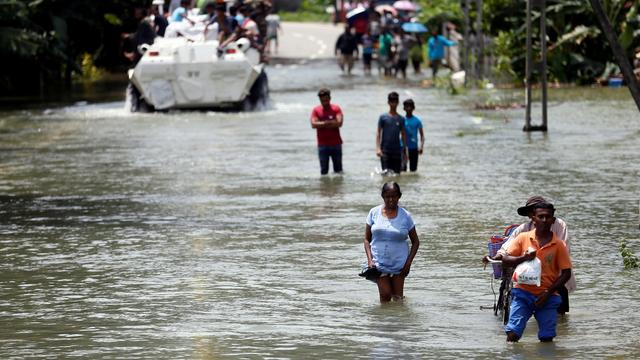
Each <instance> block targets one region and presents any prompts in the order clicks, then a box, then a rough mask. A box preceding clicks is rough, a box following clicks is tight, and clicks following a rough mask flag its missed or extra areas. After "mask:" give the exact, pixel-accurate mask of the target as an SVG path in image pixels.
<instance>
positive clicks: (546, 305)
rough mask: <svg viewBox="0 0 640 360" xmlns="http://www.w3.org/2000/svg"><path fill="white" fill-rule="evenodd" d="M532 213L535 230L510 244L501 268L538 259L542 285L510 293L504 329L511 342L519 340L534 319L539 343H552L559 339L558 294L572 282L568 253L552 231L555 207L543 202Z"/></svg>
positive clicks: (559, 302)
mask: <svg viewBox="0 0 640 360" xmlns="http://www.w3.org/2000/svg"><path fill="white" fill-rule="evenodd" d="M532 210H533V214H532V217H531V220H532V221H533V223H534V225H535V229H533V230H531V231H529V232H524V233H521V234H520V235H518V236H517V237H516V238H515V239H514V240H513V241H511V242H510V244H509V248H508V249H507V253H506V254H505V255H503V257H502V264H503V265H504V266H509V267H516V266H518V265H519V264H521V263H523V262H525V261H530V260H533V259H535V258H537V259H538V260H540V275H539V276H540V282H539V285H537V286H536V285H529V284H520V283H516V284H515V287H514V288H513V289H512V290H511V297H512V300H511V309H510V312H509V323H508V324H507V325H506V326H505V327H504V331H505V333H506V334H507V341H508V342H517V341H518V340H520V338H521V337H522V334H523V333H524V329H525V327H526V326H527V321H529V319H530V318H531V316H535V318H536V320H537V321H538V339H539V340H540V341H541V342H550V341H553V338H554V337H556V323H557V318H558V314H557V309H558V307H559V306H560V304H561V303H562V299H561V297H560V295H559V294H558V290H560V289H561V288H563V287H564V286H565V283H566V282H567V281H568V280H569V279H570V278H571V268H572V265H571V257H570V256H569V251H568V250H567V247H566V246H565V244H564V242H562V240H560V239H558V237H557V236H556V235H555V234H554V233H553V231H551V227H552V225H553V223H554V221H555V217H554V213H555V208H554V207H553V205H552V204H549V203H547V202H541V203H537V204H535V205H533V209H532ZM516 271H517V269H516ZM515 277H516V275H515V274H514V279H515Z"/></svg>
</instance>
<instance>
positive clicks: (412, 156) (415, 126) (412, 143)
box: [402, 99, 424, 172]
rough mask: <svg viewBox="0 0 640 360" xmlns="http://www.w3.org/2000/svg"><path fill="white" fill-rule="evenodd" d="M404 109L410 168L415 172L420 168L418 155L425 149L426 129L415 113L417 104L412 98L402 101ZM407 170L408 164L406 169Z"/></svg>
mask: <svg viewBox="0 0 640 360" xmlns="http://www.w3.org/2000/svg"><path fill="white" fill-rule="evenodd" d="M402 105H403V106H404V111H405V113H406V115H405V117H404V128H405V131H406V132H407V143H406V144H407V149H408V156H409V170H410V171H411V172H414V171H416V170H418V155H422V151H423V149H424V131H423V130H422V120H420V118H419V117H417V116H415V115H413V111H414V110H415V109H416V105H415V103H414V102H413V100H412V99H407V100H405V101H404V102H402ZM418 134H420V146H418ZM404 170H405V171H406V165H405V169H404Z"/></svg>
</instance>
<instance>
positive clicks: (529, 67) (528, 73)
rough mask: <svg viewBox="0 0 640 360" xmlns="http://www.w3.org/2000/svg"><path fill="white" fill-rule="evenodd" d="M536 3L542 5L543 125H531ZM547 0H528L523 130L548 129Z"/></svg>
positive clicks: (541, 67) (541, 68)
mask: <svg viewBox="0 0 640 360" xmlns="http://www.w3.org/2000/svg"><path fill="white" fill-rule="evenodd" d="M534 1H535V3H536V4H537V5H538V6H540V9H541V11H540V46H541V54H540V57H541V59H540V61H541V66H540V72H541V86H542V125H531V87H532V84H531V81H532V79H531V78H532V77H533V76H532V73H533V39H532V37H533V30H532V25H531V12H532V10H533V5H534ZM546 6H547V4H546V0H527V17H526V20H525V21H526V26H527V39H526V47H527V54H526V63H525V80H524V81H525V102H526V112H525V124H524V127H523V128H522V131H545V132H546V131H547V31H546Z"/></svg>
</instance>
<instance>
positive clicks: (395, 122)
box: [378, 113, 404, 153]
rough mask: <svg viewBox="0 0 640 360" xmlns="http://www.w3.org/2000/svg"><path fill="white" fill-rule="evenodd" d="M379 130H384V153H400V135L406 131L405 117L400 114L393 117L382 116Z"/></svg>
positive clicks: (381, 142)
mask: <svg viewBox="0 0 640 360" xmlns="http://www.w3.org/2000/svg"><path fill="white" fill-rule="evenodd" d="M378 128H379V129H382V138H381V140H380V147H381V148H382V151H383V152H388V153H400V152H402V146H400V134H401V133H402V130H404V117H403V116H402V115H400V114H398V115H395V116H391V115H389V113H385V114H382V115H380V119H378Z"/></svg>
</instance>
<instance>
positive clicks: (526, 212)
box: [518, 196, 547, 216]
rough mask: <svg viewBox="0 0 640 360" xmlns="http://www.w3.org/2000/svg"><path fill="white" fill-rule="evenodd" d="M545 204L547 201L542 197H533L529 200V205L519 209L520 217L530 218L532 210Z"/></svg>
mask: <svg viewBox="0 0 640 360" xmlns="http://www.w3.org/2000/svg"><path fill="white" fill-rule="evenodd" d="M545 202H547V200H545V199H544V198H543V197H542V196H532V197H530V198H529V199H527V203H526V204H525V205H524V206H522V207H519V208H518V215H520V216H529V213H531V209H533V206H534V205H537V204H541V203H545Z"/></svg>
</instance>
